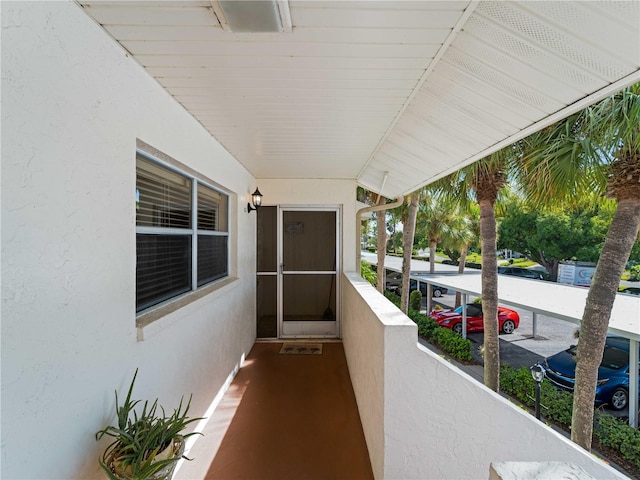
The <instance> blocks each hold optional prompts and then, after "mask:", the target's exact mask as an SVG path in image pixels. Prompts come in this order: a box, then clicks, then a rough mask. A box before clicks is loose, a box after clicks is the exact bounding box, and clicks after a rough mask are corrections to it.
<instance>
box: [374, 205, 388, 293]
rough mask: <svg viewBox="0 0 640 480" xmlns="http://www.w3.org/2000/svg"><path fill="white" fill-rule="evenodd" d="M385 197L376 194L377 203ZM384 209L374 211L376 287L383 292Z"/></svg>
mask: <svg viewBox="0 0 640 480" xmlns="http://www.w3.org/2000/svg"><path fill="white" fill-rule="evenodd" d="M385 201H386V199H385V197H383V196H382V195H378V205H383V204H384V203H385ZM386 215H387V211H386V210H380V211H378V212H376V229H377V238H376V239H377V252H378V263H377V265H378V267H377V273H378V282H377V284H376V288H377V289H378V291H379V292H380V293H382V292H384V283H385V276H386V269H385V268H384V258H385V257H386V256H387V222H386Z"/></svg>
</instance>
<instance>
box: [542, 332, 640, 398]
mask: <svg viewBox="0 0 640 480" xmlns="http://www.w3.org/2000/svg"><path fill="white" fill-rule="evenodd" d="M577 349H578V347H577V346H576V345H571V346H570V347H569V348H568V349H567V350H564V351H562V352H560V353H556V354H555V355H553V356H551V357H547V358H546V359H545V361H544V365H543V366H544V369H545V374H546V376H547V378H548V379H549V381H550V382H551V383H552V384H553V385H555V386H556V387H557V388H559V389H561V390H567V391H571V392H572V391H573V387H574V385H575V375H576V352H577ZM635 365H636V368H638V367H640V355H639V356H638V359H637V361H636V363H635ZM638 387H639V389H640V382H639V384H638ZM639 391H640V390H639ZM638 398H640V395H638ZM596 403H597V404H608V405H609V407H611V408H612V409H613V410H622V409H623V408H625V407H626V406H627V405H628V403H629V339H628V338H621V337H612V336H610V337H607V343H606V344H605V347H604V354H603V356H602V363H601V364H600V368H599V369H598V385H597V386H596Z"/></svg>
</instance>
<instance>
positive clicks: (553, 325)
mask: <svg viewBox="0 0 640 480" xmlns="http://www.w3.org/2000/svg"><path fill="white" fill-rule="evenodd" d="M475 298H476V297H473V296H471V295H470V296H469V302H472V301H473V300H474V299H475ZM455 300H456V296H455V292H447V293H446V294H444V295H442V296H441V297H440V298H438V299H437V302H438V303H439V304H441V305H442V306H443V307H445V308H447V307H453V306H454V305H455ZM424 306H425V305H423V307H424ZM505 306H506V305H505ZM509 308H512V309H513V310H516V311H517V312H518V314H519V315H520V325H519V327H518V328H517V329H516V330H515V332H513V333H511V334H509V335H505V334H501V335H500V361H501V362H504V363H507V364H509V365H511V366H513V367H515V368H520V367H527V368H528V367H530V366H531V365H534V364H535V363H537V362H542V361H543V360H544V359H545V357H549V356H551V355H555V354H556V353H558V352H561V351H563V350H566V349H567V348H569V346H571V345H575V344H576V343H577V339H576V337H575V333H576V331H577V330H578V326H577V325H575V324H573V323H570V322H567V321H565V320H559V319H557V318H552V317H548V316H546V315H538V316H537V328H536V337H535V338H533V314H532V312H530V311H528V310H523V309H520V308H513V307H509ZM467 338H468V339H469V340H471V341H472V342H473V348H472V354H473V357H474V359H475V360H476V361H478V362H479V363H482V357H481V355H480V353H479V350H478V348H479V347H480V346H481V345H482V343H483V342H484V334H482V333H470V334H468V336H467ZM467 371H468V373H470V374H471V375H472V376H474V377H476V379H477V380H478V381H482V366H481V365H478V366H476V368H469V369H467ZM604 410H605V411H606V412H607V413H609V414H611V415H614V416H616V417H624V418H626V417H628V416H629V409H628V408H625V409H623V410H620V411H615V410H611V409H609V408H606V407H604Z"/></svg>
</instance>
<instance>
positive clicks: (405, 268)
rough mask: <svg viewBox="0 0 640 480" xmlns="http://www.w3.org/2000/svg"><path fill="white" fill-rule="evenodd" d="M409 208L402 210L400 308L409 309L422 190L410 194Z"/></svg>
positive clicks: (405, 310)
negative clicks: (414, 239)
mask: <svg viewBox="0 0 640 480" xmlns="http://www.w3.org/2000/svg"><path fill="white" fill-rule="evenodd" d="M410 197H411V199H410V201H409V206H408V208H405V209H403V210H402V212H403V216H402V220H403V221H402V287H401V288H402V293H401V296H400V310H402V311H403V312H404V313H407V312H408V311H409V295H410V293H411V289H410V288H409V286H410V284H411V279H410V276H411V254H412V253H413V237H414V234H415V231H416V216H417V214H418V203H419V202H420V190H416V191H415V192H413V193H412V194H411V195H410Z"/></svg>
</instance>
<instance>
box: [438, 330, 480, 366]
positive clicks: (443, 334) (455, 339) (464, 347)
mask: <svg viewBox="0 0 640 480" xmlns="http://www.w3.org/2000/svg"><path fill="white" fill-rule="evenodd" d="M433 334H434V335H433V337H434V340H435V343H436V344H437V345H438V346H439V347H440V348H442V350H444V351H445V352H447V353H448V354H450V355H451V356H452V357H453V358H455V359H457V360H461V361H463V362H470V361H471V360H472V359H473V357H472V356H471V340H468V339H466V338H462V337H461V336H460V335H458V334H457V333H454V332H453V331H452V330H449V329H448V328H442V327H438V328H436V329H435V330H434V332H433Z"/></svg>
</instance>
